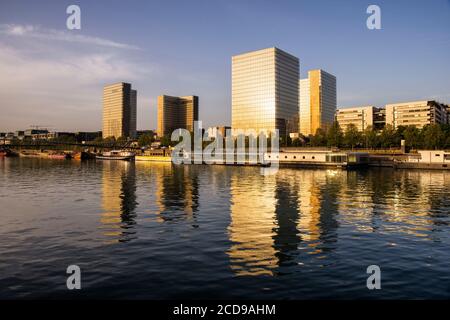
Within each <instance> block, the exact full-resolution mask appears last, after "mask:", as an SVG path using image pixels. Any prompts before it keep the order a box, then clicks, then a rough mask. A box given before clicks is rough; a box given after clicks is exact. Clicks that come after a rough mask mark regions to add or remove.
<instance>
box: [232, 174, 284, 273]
mask: <svg viewBox="0 0 450 320" xmlns="http://www.w3.org/2000/svg"><path fill="white" fill-rule="evenodd" d="M262 179H264V177H263V176H246V177H245V180H246V181H242V179H241V178H240V177H238V176H237V175H234V176H233V177H232V181H231V203H232V204H231V223H230V226H229V227H228V232H229V238H230V241H231V242H232V243H233V244H232V246H231V248H230V249H229V250H228V251H227V254H228V256H229V257H230V266H231V269H232V270H233V272H234V273H235V274H236V275H239V276H259V275H273V270H274V269H275V268H276V267H277V263H278V259H277V257H276V250H275V248H274V240H273V236H274V231H273V230H274V227H275V226H276V223H275V221H274V219H275V217H274V211H275V206H276V199H275V194H274V183H275V182H274V181H272V182H267V183H265V182H264V181H261V180H262ZM266 179H271V180H273V179H274V177H270V178H269V177H266Z"/></svg>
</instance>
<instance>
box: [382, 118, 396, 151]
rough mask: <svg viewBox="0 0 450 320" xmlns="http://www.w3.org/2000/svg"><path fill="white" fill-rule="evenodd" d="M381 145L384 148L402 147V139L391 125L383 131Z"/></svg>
mask: <svg viewBox="0 0 450 320" xmlns="http://www.w3.org/2000/svg"><path fill="white" fill-rule="evenodd" d="M380 144H381V147H383V148H390V147H394V146H400V137H399V136H398V135H397V132H396V130H395V129H394V128H393V127H392V126H391V125H389V124H387V125H386V126H385V127H384V128H383V130H382V131H381V134H380Z"/></svg>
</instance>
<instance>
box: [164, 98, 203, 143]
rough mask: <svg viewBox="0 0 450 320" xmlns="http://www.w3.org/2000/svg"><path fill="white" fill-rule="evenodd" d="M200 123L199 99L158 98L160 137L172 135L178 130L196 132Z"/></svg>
mask: <svg viewBox="0 0 450 320" xmlns="http://www.w3.org/2000/svg"><path fill="white" fill-rule="evenodd" d="M194 121H198V97H197V96H186V97H172V96H166V95H162V96H159V97H158V130H157V133H158V136H159V137H163V136H166V135H171V134H172V132H173V131H174V130H176V129H187V130H189V131H194Z"/></svg>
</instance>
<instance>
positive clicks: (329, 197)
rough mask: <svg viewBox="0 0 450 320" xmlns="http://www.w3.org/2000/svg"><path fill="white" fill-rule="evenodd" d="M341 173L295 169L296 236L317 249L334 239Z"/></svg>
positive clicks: (322, 247)
mask: <svg viewBox="0 0 450 320" xmlns="http://www.w3.org/2000/svg"><path fill="white" fill-rule="evenodd" d="M343 174H344V173H343V172H342V171H334V170H327V171H325V170H301V171H297V172H296V173H295V175H296V179H297V180H298V181H300V188H299V194H298V200H299V204H298V207H299V209H300V218H299V223H298V228H299V230H300V233H301V234H300V236H301V239H302V241H307V242H308V246H310V247H312V248H315V250H316V252H317V253H319V252H321V251H323V249H324V248H326V249H329V247H328V246H327V244H330V243H333V242H334V241H336V237H337V233H336V230H337V227H338V223H337V220H336V218H337V217H336V215H337V212H338V210H337V198H338V194H339V190H340V187H341V181H340V180H341V179H342V175H343ZM324 244H325V245H324Z"/></svg>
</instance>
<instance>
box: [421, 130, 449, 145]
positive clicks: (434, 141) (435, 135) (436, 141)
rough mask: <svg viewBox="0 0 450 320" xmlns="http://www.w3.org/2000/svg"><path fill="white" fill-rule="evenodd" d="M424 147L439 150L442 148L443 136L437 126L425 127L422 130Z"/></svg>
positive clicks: (442, 132)
mask: <svg viewBox="0 0 450 320" xmlns="http://www.w3.org/2000/svg"><path fill="white" fill-rule="evenodd" d="M422 137H423V144H424V147H425V148H427V149H439V148H442V147H443V146H444V142H445V135H444V131H442V129H441V126H440V125H439V124H432V125H428V126H425V127H424V128H423V129H422Z"/></svg>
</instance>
